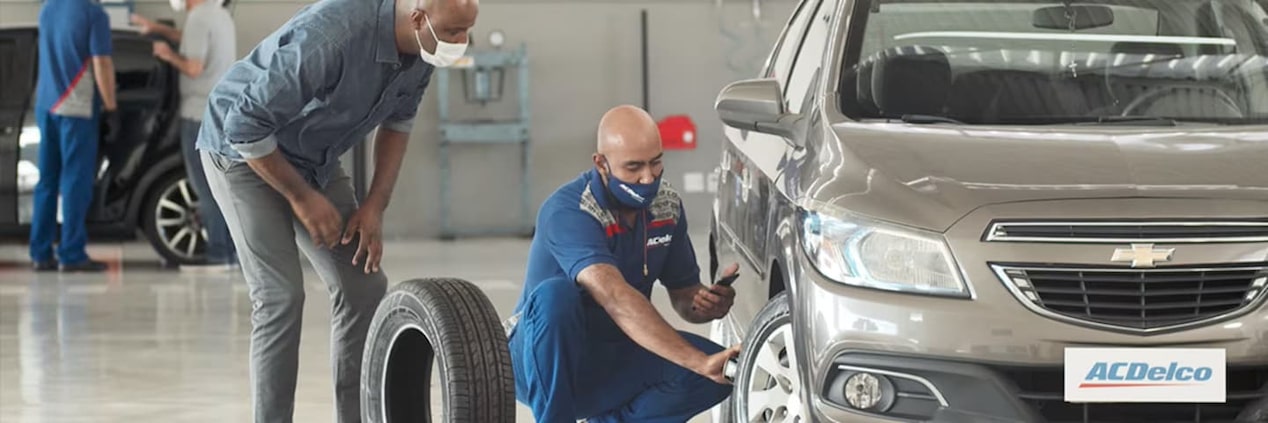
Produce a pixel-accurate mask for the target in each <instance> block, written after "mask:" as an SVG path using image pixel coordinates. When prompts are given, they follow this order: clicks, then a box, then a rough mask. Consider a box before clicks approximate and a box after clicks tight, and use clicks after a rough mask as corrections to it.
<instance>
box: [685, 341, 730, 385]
mask: <svg viewBox="0 0 1268 423" xmlns="http://www.w3.org/2000/svg"><path fill="white" fill-rule="evenodd" d="M739 354H740V345H739V344H736V345H732V346H731V348H727V349H725V350H723V351H722V352H719V353H717V354H714V355H711V356H709V358H708V359H706V360H705V361H704V365H703V368H701V369H700V370H697V371H696V373H699V374H700V375H701V376H704V377H707V378H709V380H712V381H714V382H716V383H718V384H720V385H730V384H731V380H730V379H727V377H726V362H727V360H730V359H731V358H732V357H735V356H738V355H739Z"/></svg>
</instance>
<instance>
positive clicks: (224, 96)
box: [197, 0, 434, 187]
mask: <svg viewBox="0 0 1268 423" xmlns="http://www.w3.org/2000/svg"><path fill="white" fill-rule="evenodd" d="M374 5H375V3H367V2H366V1H365V0H321V1H319V2H317V3H314V4H311V5H309V6H305V7H304V8H303V9H300V11H299V12H298V13H297V14H296V15H295V16H294V17H292V18H291V19H290V21H288V22H286V24H285V25H283V26H282V27H281V28H280V29H278V30H277V31H276V32H274V33H273V34H271V35H269V36H268V37H267V38H265V39H264V40H263V41H261V42H260V44H259V45H258V46H256V47H255V49H254V50H252V51H251V53H250V54H248V55H247V56H246V57H245V58H243V59H242V60H240V61H238V62H237V63H234V64H233V66H232V67H231V68H230V69H229V70H228V72H226V74H225V76H224V77H223V78H222V79H221V80H220V82H219V83H217V84H216V86H215V88H213V89H212V91H211V94H210V95H209V96H208V105H207V111H206V113H205V114H204V116H203V125H202V128H201V130H200V131H199V134H198V143H197V146H198V149H200V150H205V151H210V152H213V153H217V154H220V155H222V156H224V157H226V158H229V159H231V160H237V161H241V160H243V159H254V158H259V157H263V156H266V155H268V154H270V153H272V152H274V151H276V150H281V152H282V154H283V156H284V157H285V158H286V159H287V160H288V161H289V162H290V163H291V164H292V165H294V166H295V168H296V170H298V171H299V173H300V175H301V176H303V177H304V178H305V179H306V180H308V182H309V183H312V184H314V185H316V186H318V187H325V185H326V183H327V182H328V181H329V178H330V176H331V175H332V172H333V171H334V170H335V169H336V168H338V167H339V157H340V156H342V155H343V154H344V153H345V152H347V151H348V150H349V149H351V148H352V147H353V146H354V145H356V143H359V142H362V141H363V140H364V139H365V138H366V137H367V136H368V135H369V133H370V131H372V130H373V129H374V128H375V127H379V126H380V125H382V129H385V130H389V131H395V132H402V133H409V132H410V130H411V129H412V128H413V124H414V117H415V115H416V114H417V112H418V105H419V103H420V102H421V100H422V96H423V92H424V91H425V90H426V88H427V85H428V83H429V82H430V81H431V74H432V70H433V69H434V67H433V66H431V65H430V64H428V63H426V62H424V61H422V60H421V59H420V58H419V56H418V54H417V53H415V54H401V53H399V52H397V50H396V32H395V31H396V29H395V26H394V25H395V22H396V16H395V13H396V12H395V6H396V3H395V2H394V1H393V0H378V3H377V7H374Z"/></svg>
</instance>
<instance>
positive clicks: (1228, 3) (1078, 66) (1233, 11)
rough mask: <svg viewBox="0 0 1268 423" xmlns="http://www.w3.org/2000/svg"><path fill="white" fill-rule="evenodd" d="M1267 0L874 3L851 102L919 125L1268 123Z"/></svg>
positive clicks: (855, 27) (856, 44) (863, 26)
mask: <svg viewBox="0 0 1268 423" xmlns="http://www.w3.org/2000/svg"><path fill="white" fill-rule="evenodd" d="M1266 9H1268V0H1085V1H1081V2H1077V3H1074V2H1067V1H1053V0H1049V1H1036V0H1011V1H994V0H976V1H955V0H925V1H918V0H916V1H908V0H872V1H870V2H869V1H861V2H860V4H859V8H858V9H857V10H856V11H855V12H854V13H853V14H851V16H852V17H851V19H852V20H851V22H850V30H851V34H850V42H849V43H847V49H848V53H849V54H846V57H845V60H846V62H845V65H846V67H845V72H844V73H843V84H842V89H841V93H840V94H841V97H840V98H841V99H842V100H841V108H842V110H843V111H845V113H846V114H847V115H849V116H851V117H853V118H856V119H887V120H888V119H903V120H906V121H908V122H919V123H947V122H950V123H966V124H993V125H998V124H1004V125H1009V124H1021V125H1041V124H1071V123H1088V124H1111V123H1124V122H1127V123H1130V122H1163V123H1168V122H1169V123H1171V124H1180V123H1192V122H1205V123H1213V124H1225V125H1250V124H1265V123H1268V12H1266V11H1265V10H1266Z"/></svg>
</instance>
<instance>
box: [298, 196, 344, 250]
mask: <svg viewBox="0 0 1268 423" xmlns="http://www.w3.org/2000/svg"><path fill="white" fill-rule="evenodd" d="M291 209H292V210H294V211H295V217H296V218H298V219H299V222H300V223H302V224H303V225H304V229H306V230H308V236H309V237H310V238H312V240H313V244H316V245H317V246H318V247H322V248H334V247H335V246H336V245H339V232H340V230H341V229H342V228H343V216H340V215H339V211H338V210H335V206H334V204H330V200H328V199H326V196H325V195H322V194H321V193H319V192H316V191H313V192H312V193H311V194H309V195H306V196H304V197H303V198H301V199H300V200H299V201H298V202H295V203H291Z"/></svg>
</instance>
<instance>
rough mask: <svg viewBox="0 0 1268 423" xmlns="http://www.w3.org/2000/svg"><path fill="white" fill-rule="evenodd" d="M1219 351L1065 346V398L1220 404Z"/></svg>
mask: <svg viewBox="0 0 1268 423" xmlns="http://www.w3.org/2000/svg"><path fill="white" fill-rule="evenodd" d="M1224 360H1225V357H1224V350H1223V349H1196V348H1067V349H1066V350H1065V381H1066V384H1065V397H1066V398H1065V399H1066V401H1068V402H1183V403H1198V402H1224V396H1225V385H1224V373H1225V364H1224Z"/></svg>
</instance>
